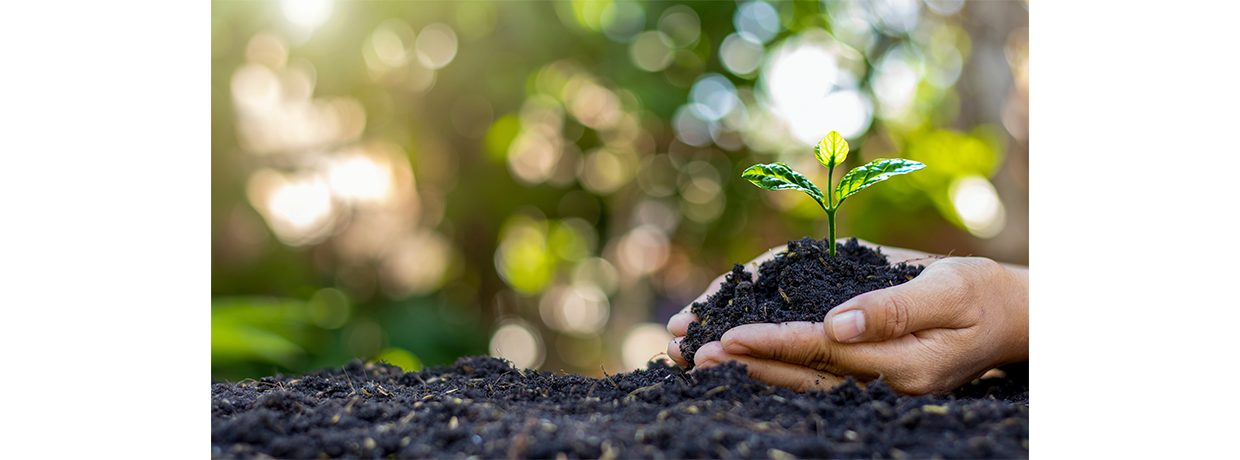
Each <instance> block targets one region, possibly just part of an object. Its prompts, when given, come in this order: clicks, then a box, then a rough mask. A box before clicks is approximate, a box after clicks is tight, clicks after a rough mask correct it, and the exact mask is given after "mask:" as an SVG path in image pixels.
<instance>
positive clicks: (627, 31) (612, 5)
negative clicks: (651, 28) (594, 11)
mask: <svg viewBox="0 0 1240 460" xmlns="http://www.w3.org/2000/svg"><path fill="white" fill-rule="evenodd" d="M600 20H601V21H602V23H603V33H604V34H606V35H607V38H610V39H612V40H614V41H615V42H617V43H629V42H632V41H633V39H634V38H637V35H638V34H640V33H641V32H642V29H645V27H646V10H645V9H644V8H642V6H641V5H640V4H638V3H637V2H619V1H613V2H609V3H608V4H607V6H605V7H603V12H602V16H601V18H600Z"/></svg>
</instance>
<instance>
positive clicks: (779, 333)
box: [695, 321, 921, 379]
mask: <svg viewBox="0 0 1240 460" xmlns="http://www.w3.org/2000/svg"><path fill="white" fill-rule="evenodd" d="M906 337H907V339H905V338H901V339H897V340H893V341H886V342H871V343H858V344H840V343H835V342H832V341H830V340H829V339H827V336H826V334H825V333H824V332H823V327H822V323H811V322H808V321H792V322H787V323H781V324H771V323H760V324H746V325H742V326H737V327H734V328H732V329H730V330H728V332H725V333H724V334H723V337H721V338H720V347H721V350H722V351H723V352H725V353H728V354H731V355H740V356H750V357H753V358H758V359H765V360H775V361H782V362H786V363H790V364H794V365H799V366H805V367H811V368H814V369H819V370H822V371H825V372H829V373H831V374H835V375H853V376H857V377H861V378H863V379H872V378H877V377H878V376H879V375H880V374H886V375H893V374H895V375H898V374H903V373H904V372H905V371H906V370H907V369H906V368H907V367H908V363H909V362H912V360H914V358H916V357H917V356H921V353H920V350H918V349H917V348H916V346H915V345H917V343H916V342H917V340H918V339H917V338H916V337H913V336H906ZM695 360H696V358H695Z"/></svg>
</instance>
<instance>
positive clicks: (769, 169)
mask: <svg viewBox="0 0 1240 460" xmlns="http://www.w3.org/2000/svg"><path fill="white" fill-rule="evenodd" d="M741 177H743V178H745V179H746V180H748V181H749V182H753V184H754V185H757V186H759V187H762V188H764V189H767V190H800V191H802V192H805V193H807V194H809V196H810V197H811V198H813V199H814V200H815V201H817V202H818V203H819V204H821V203H822V198H823V195H822V190H819V189H818V186H817V185H814V183H813V182H810V181H809V179H806V178H805V176H802V175H801V173H798V172H796V171H793V170H792V168H789V167H788V165H786V164H783V163H771V164H769V165H761V164H759V165H753V166H750V167H749V169H746V170H745V172H743V173H741Z"/></svg>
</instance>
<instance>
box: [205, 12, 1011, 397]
mask: <svg viewBox="0 0 1240 460" xmlns="http://www.w3.org/2000/svg"><path fill="white" fill-rule="evenodd" d="M316 5H318V7H319V8H318V9H316V8H315V6H316ZM211 29H212V37H211V41H212V52H211V54H212V55H211V59H212V76H211V82H212V93H211V94H212V96H211V98H212V126H211V129H212V210H211V212H212V216H211V222H212V281H211V282H212V298H213V301H212V374H213V376H214V377H215V378H219V379H232V380H237V379H242V378H247V377H249V378H258V377H261V376H264V375H269V374H271V373H273V372H285V373H289V372H303V371H306V370H309V369H313V368H317V367H324V366H338V365H340V364H342V363H344V362H345V361H347V360H350V359H354V358H361V359H385V360H387V361H389V362H393V363H397V364H400V365H401V366H403V367H406V368H417V367H419V366H422V365H436V364H443V363H449V362H451V361H453V360H454V359H455V358H456V357H458V356H462V355H471V354H486V353H492V354H499V355H503V356H505V357H507V358H510V359H513V360H514V361H516V362H518V363H519V364H522V363H523V364H527V365H536V366H540V367H542V368H544V369H550V370H557V371H558V370H564V371H566V372H577V373H584V374H601V371H600V370H599V369H600V366H605V367H606V368H607V369H608V370H609V371H612V370H616V371H623V370H626V369H631V368H633V367H634V366H636V365H638V363H641V362H644V361H645V360H646V359H648V358H650V357H652V356H653V355H654V354H655V353H657V350H658V349H659V348H661V346H660V344H659V342H660V340H665V339H666V338H665V337H664V336H663V335H660V334H666V333H665V332H661V331H660V330H659V329H661V327H662V326H661V325H662V323H664V322H665V321H666V319H667V317H668V316H670V315H671V314H672V313H674V312H675V311H677V310H679V309H680V308H681V307H683V306H684V305H685V304H686V303H687V302H688V301H690V300H691V299H692V298H694V297H696V295H697V294H698V293H700V292H701V291H702V290H703V289H704V288H705V286H706V284H707V283H708V282H709V281H710V280H711V279H713V278H714V277H715V276H717V275H718V274H720V273H722V272H724V271H726V270H727V269H728V268H729V267H730V266H731V264H732V263H733V262H738V261H746V260H749V259H751V258H753V257H754V256H756V255H758V254H759V253H761V252H762V251H764V250H766V249H767V248H770V247H773V246H777V245H780V244H783V243H785V242H786V241H787V240H789V239H795V238H799V237H801V236H804V235H811V236H815V237H819V238H821V237H823V236H825V233H826V230H825V219H824V218H823V217H824V216H823V214H822V212H821V210H820V209H818V208H817V206H816V205H814V204H813V203H812V201H810V200H809V199H808V198H805V197H803V196H802V194H800V193H795V192H766V191H762V190H759V189H758V188H757V187H754V186H752V185H750V184H748V183H746V182H745V181H743V180H737V179H739V173H740V171H742V170H743V169H744V168H745V167H747V166H749V165H752V164H755V163H768V162H772V161H784V162H787V163H789V164H791V165H793V166H794V167H796V168H797V169H798V170H799V171H802V172H807V173H809V175H810V178H811V179H813V180H815V181H816V182H818V183H819V184H823V183H825V179H826V174H825V170H823V168H822V167H821V166H817V162H816V161H815V160H814V158H813V155H812V150H811V145H812V143H813V142H806V139H808V138H812V137H814V135H816V136H817V137H818V138H821V136H822V134H825V133H826V132H827V131H830V130H840V131H841V132H842V133H844V134H845V136H846V137H848V140H849V143H850V145H851V146H852V148H853V152H854V153H852V154H850V156H849V159H848V162H847V164H846V165H845V167H847V168H851V167H854V166H856V165H859V164H862V163H864V162H866V161H869V160H872V159H874V158H880V157H886V158H890V157H903V158H910V159H914V160H918V161H922V162H924V163H926V164H927V165H928V167H927V168H926V169H925V170H923V171H920V172H918V173H916V174H911V175H908V176H902V177H900V178H895V179H892V180H890V181H888V183H885V184H883V185H882V186H881V187H874V188H873V189H871V190H870V191H867V192H866V193H863V194H858V195H857V196H855V197H853V198H850V200H849V204H848V205H847V206H844V207H842V208H841V211H840V215H839V235H840V236H850V235H855V236H858V237H860V238H864V239H867V240H870V241H875V242H881V243H883V244H887V245H893V246H902V247H910V248H916V249H920V250H925V251H930V252H937V253H948V252H951V253H953V254H957V255H964V254H975V255H983V256H987V257H991V258H994V259H997V260H1002V261H1007V262H1014V263H1027V260H1028V255H1027V254H1028V220H1027V207H1028V206H1027V203H1028V172H1027V166H1028V153H1027V152H1028V81H1029V80H1028V39H1027V37H1028V10H1027V4H1026V3H1024V2H1017V1H1012V2H969V3H961V2H952V1H945V2H944V1H927V2H917V1H907V2H906V1H882V2H878V1H876V2H859V3H841V2H771V3H762V2H610V1H572V2H485V1H477V2H373V3H372V2H335V3H332V2H287V3H276V2H214V3H213V4H212V12H211ZM755 59H759V60H757V61H755ZM837 96H838V97H837ZM840 126H843V127H840ZM815 130H818V131H820V132H818V131H815ZM846 131H847V132H846ZM815 132H817V134H815ZM816 140H817V139H814V141H816ZM816 173H821V176H820V177H819V176H814V174H816ZM841 174H842V170H841V172H840V173H839V174H836V176H837V177H838V176H840V175H841ZM663 343H664V344H665V343H666V342H665V341H664V342H663Z"/></svg>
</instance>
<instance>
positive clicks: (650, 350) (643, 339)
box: [621, 323, 672, 372]
mask: <svg viewBox="0 0 1240 460" xmlns="http://www.w3.org/2000/svg"><path fill="white" fill-rule="evenodd" d="M671 340H672V334H670V333H668V332H667V327H666V326H664V325H662V324H655V323H639V324H637V325H636V326H633V328H632V329H629V332H628V333H627V334H625V335H624V342H623V345H622V346H621V350H623V351H622V352H621V353H622V355H623V359H624V366H625V368H626V369H625V371H626V372H627V371H634V370H637V369H644V368H645V367H646V363H648V362H650V360H652V359H661V358H660V356H659V354H660V353H663V354H664V356H666V352H667V343H668V342H670V341H671ZM662 359H666V358H665V357H663V358H662Z"/></svg>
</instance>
